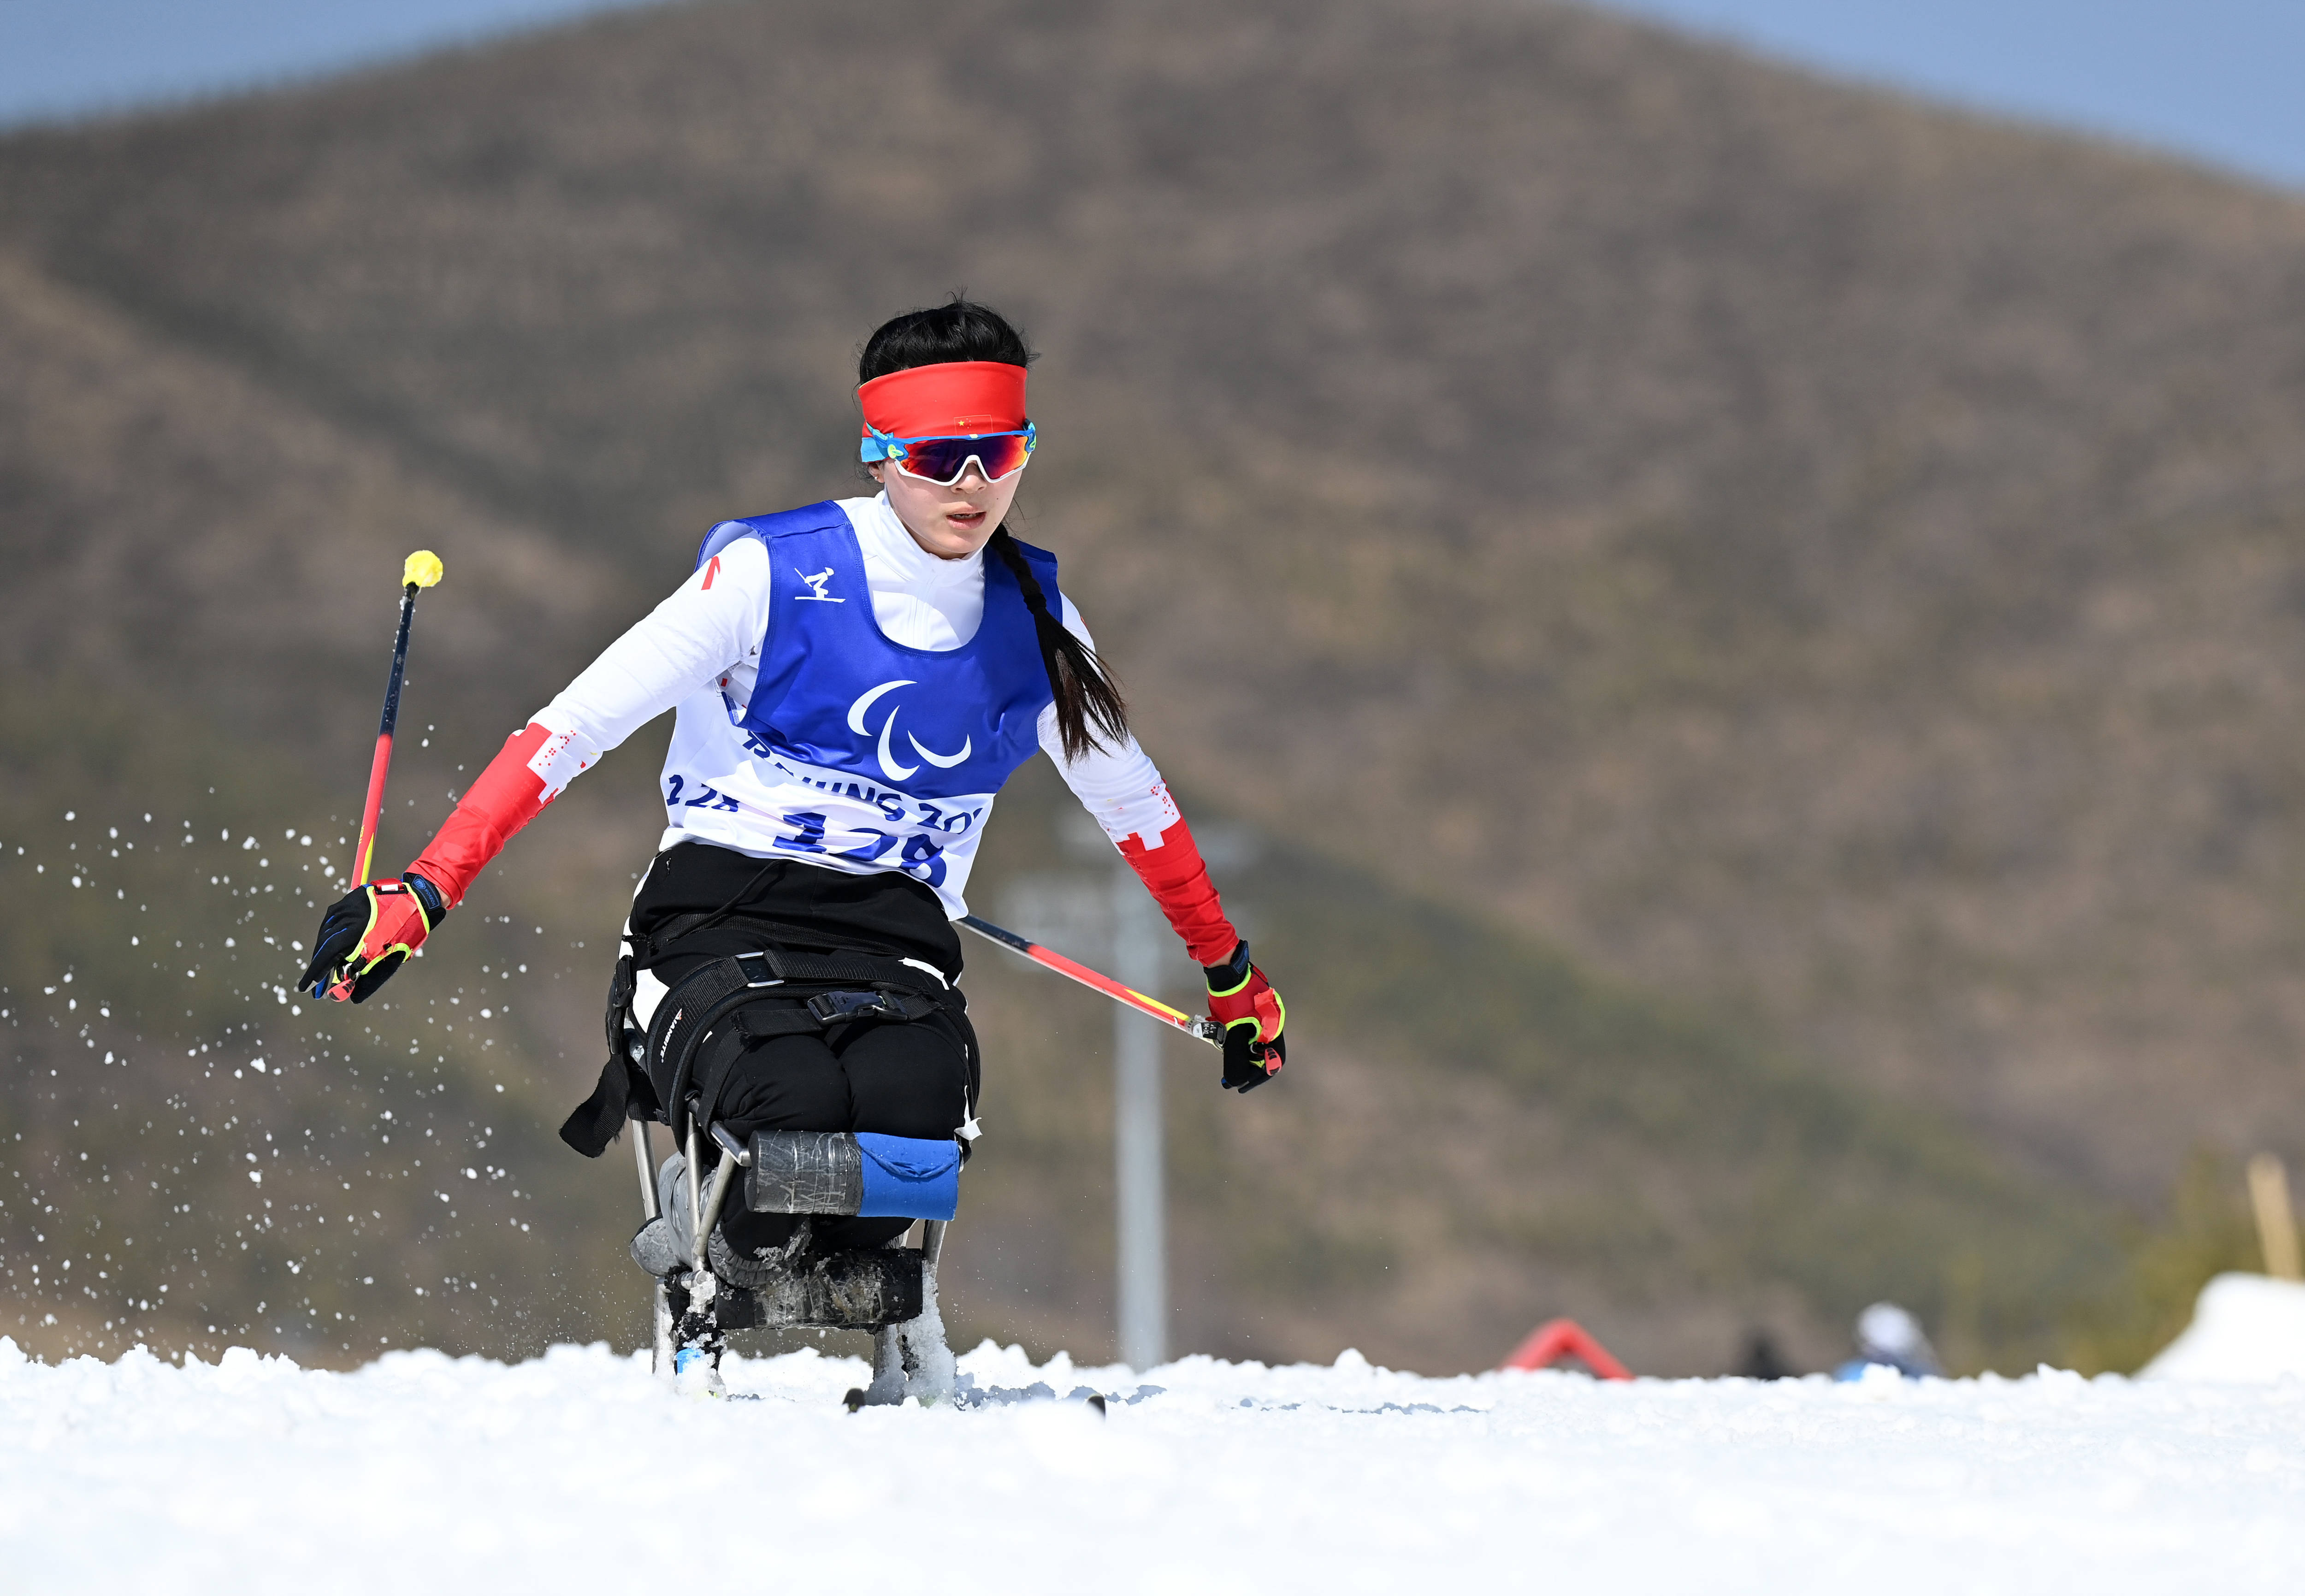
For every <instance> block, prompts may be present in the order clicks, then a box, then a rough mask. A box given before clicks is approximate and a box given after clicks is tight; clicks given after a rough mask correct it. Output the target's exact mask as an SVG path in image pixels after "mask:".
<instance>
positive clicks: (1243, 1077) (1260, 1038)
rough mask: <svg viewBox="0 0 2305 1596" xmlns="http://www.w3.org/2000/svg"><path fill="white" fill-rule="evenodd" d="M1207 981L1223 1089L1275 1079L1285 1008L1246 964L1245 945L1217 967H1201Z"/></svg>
mask: <svg viewBox="0 0 2305 1596" xmlns="http://www.w3.org/2000/svg"><path fill="white" fill-rule="evenodd" d="M1201 972H1202V973H1203V974H1204V975H1206V976H1207V977H1208V978H1209V1014H1211V1015H1212V1017H1213V1018H1214V1019H1215V1020H1216V1021H1217V1022H1218V1023H1221V1025H1223V1026H1224V1028H1225V1033H1224V1088H1225V1090H1226V1091H1252V1090H1254V1089H1255V1088H1256V1087H1259V1086H1262V1085H1263V1084H1264V1083H1265V1082H1267V1081H1270V1080H1271V1079H1272V1077H1273V1076H1275V1075H1277V1074H1280V1065H1281V1064H1282V1062H1283V1061H1284V1060H1286V1059H1287V1057H1289V1045H1288V1043H1287V1042H1285V1041H1284V1040H1281V1035H1280V1028H1281V1027H1282V1026H1283V1025H1285V1024H1287V1023H1289V1007H1288V1005H1286V1004H1284V1003H1282V1002H1281V1001H1280V993H1278V992H1276V991H1274V990H1273V989H1272V982H1271V981H1267V980H1265V979H1264V972H1263V971H1262V970H1259V969H1258V968H1257V967H1256V966H1255V964H1251V963H1250V962H1249V958H1248V944H1247V943H1246V942H1244V943H1242V944H1241V945H1240V946H1239V947H1236V948H1234V949H1233V951H1232V957H1231V958H1229V959H1228V960H1226V961H1225V962H1224V963H1223V964H1204V965H1203V966H1202V967H1201Z"/></svg>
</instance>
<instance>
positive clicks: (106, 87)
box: [0, 0, 2305, 190]
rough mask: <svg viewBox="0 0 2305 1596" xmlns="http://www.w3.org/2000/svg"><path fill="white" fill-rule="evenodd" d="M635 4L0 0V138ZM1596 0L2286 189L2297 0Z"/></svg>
mask: <svg viewBox="0 0 2305 1596" xmlns="http://www.w3.org/2000/svg"><path fill="white" fill-rule="evenodd" d="M634 3H635V0H358V3H354V0H0V125H5V124H10V123H25V122H37V121H54V120H58V119H63V118H70V117H73V116H79V115H88V114H90V113H95V112H103V111H109V110H117V109H123V108H128V107H133V106H140V105H147V104H153V103H165V102H167V101H170V100H178V99H183V98H188V97H193V96H200V95H208V94H215V93H219V92H225V91H228V90H231V89H239V88H243V87H247V86H249V85H251V84H260V83H268V82H278V81H286V80H293V79H296V78H301V77H308V76H311V75H314V74H318V73H323V72H335V71H339V70H343V69H344V68H347V67H353V66H359V65H363V64H370V63H372V62H377V61H382V60H389V59H391V58H394V57H396V56H401V55H409V54H412V53H413V52H416V51H420V50H423V49H427V48H431V47H438V46H440V45H446V44H455V43H460V42H465V41H469V40H471V39H473V38H482V37H486V36H487V35H489V34H491V33H498V32H503V31H508V30H515V29H519V28H524V27H531V26H534V25H537V24H539V23H542V22H548V21H556V20H558V19H561V18H565V17H569V16H573V15H575V14H578V13H584V12H591V11H600V10H605V9H608V8H610V7H612V6H615V5H617V4H634ZM1602 3H1603V4H1606V5H1607V6H1608V8H1610V9H1614V10H1618V11H1622V12H1629V13H1635V14H1638V15H1642V16H1646V17H1651V18H1654V19H1656V20H1659V21H1668V22H1673V23H1677V24H1679V25H1680V26H1683V27H1686V28H1691V29H1695V30H1698V31H1702V32H1705V33H1708V34H1711V35H1713V36H1714V37H1717V38H1727V39H1731V40H1733V41H1735V42H1737V43H1739V44H1741V45H1744V46H1746V47H1748V48H1752V49H1755V50H1757V51H1760V52H1761V53H1763V54H1766V55H1773V56H1776V57H1778V58H1780V59H1783V60H1787V61H1791V62H1795V63H1799V64H1804V65H1808V66H1812V67H1816V68H1819V69H1822V70H1824V71H1826V72H1833V73H1835V74H1837V75H1841V76H1846V77H1856V78H1861V79H1865V80H1867V81H1874V82H1879V83H1884V84H1889V85H1892V86H1895V87H1898V88H1901V89H1910V90H1914V91H1917V92H1919V93H1922V94H1926V95H1928V96H1932V97H1934V98H1942V99H1949V100H1952V101H1956V102H1959V103H1961V104H1965V105H1968V106H1973V107H1976V108H1978V109H1981V110H1986V111H1990V112H1995V113H1997V114H2001V115H2014V116H2020V117H2025V118H2029V119H2032V120H2036V121H2041V122H2047V123H2056V124H2061V125H2063V126H2067V127H2071V128H2077V129H2081V130H2084V131H2088V132H2097V133H2102V134H2107V135H2111V136H2113V137H2114V138H2119V139H2123V140H2129V141H2131V142H2133V143H2139V144H2148V145H2156V146H2159V147H2162V148H2165V149H2173V150H2176V151H2178V152H2180V153H2182V154H2185V155H2189V156H2191V157H2195V158H2198V159H2201V160H2205V161H2207V162H2210V163H2212V164H2214V165H2218V166H2225V167H2228V168H2231V169H2233V170H2235V171H2239V172H2241V173H2245V174H2250V175H2252V176H2256V177H2258V178H2261V179H2266V180H2269V181H2271V182H2274V183H2282V184H2284V185H2286V186H2288V187H2291V188H2295V189H2300V190H2305V93H2300V92H2299V91H2298V88H2297V85H2298V82H2299V81H2300V78H2301V76H2305V72H2301V64H2305V0H1602ZM867 14H869V13H868V12H860V16H862V15H867ZM988 47H991V46H988Z"/></svg>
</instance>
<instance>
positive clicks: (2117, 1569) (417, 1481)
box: [0, 1339, 2305, 1596]
mask: <svg viewBox="0 0 2305 1596" xmlns="http://www.w3.org/2000/svg"><path fill="white" fill-rule="evenodd" d="M961 1368H962V1370H963V1371H964V1373H965V1374H966V1375H968V1376H970V1377H972V1378H973V1379H974V1381H975V1382H976V1384H977V1386H978V1387H979V1388H981V1389H982V1390H984V1391H985V1392H986V1393H987V1394H988V1396H990V1397H991V1398H992V1399H991V1400H990V1401H988V1402H986V1403H985V1404H984V1405H982V1406H979V1407H977V1408H975V1409H974V1410H971V1411H956V1410H953V1409H950V1408H931V1409H928V1410H922V1409H920V1408H917V1407H906V1408H884V1409H867V1410H865V1411H864V1412H863V1413H855V1414H850V1413H847V1412H846V1411H845V1410H844V1409H843V1408H842V1406H841V1404H840V1400H839V1398H840V1395H841V1393H842V1392H843V1391H845V1390H846V1388H849V1387H850V1386H854V1385H858V1384H861V1383H863V1380H864V1377H865V1374H866V1370H865V1367H864V1365H863V1363H858V1362H855V1361H853V1360H846V1359H832V1358H824V1357H819V1356H817V1355H816V1354H813V1353H808V1352H804V1353H800V1354H793V1355H789V1356H786V1357H780V1358H773V1359H762V1360H757V1361H749V1362H747V1361H743V1360H737V1359H733V1358H732V1359H731V1360H730V1362H729V1364H728V1367H727V1374H728V1380H729V1384H730V1387H731V1388H732V1389H733V1390H734V1391H736V1392H738V1393H743V1394H746V1395H749V1396H753V1397H756V1398H757V1400H729V1401H718V1402H716V1401H710V1400H699V1399H684V1398H679V1397H675V1396H671V1395H669V1394H668V1392H667V1391H666V1390H665V1389H664V1388H662V1387H661V1386H659V1385H658V1384H657V1383H656V1382H655V1381H654V1380H651V1378H650V1376H649V1375H648V1373H647V1371H646V1369H645V1366H644V1365H643V1364H642V1363H640V1362H638V1361H636V1360H635V1359H634V1358H630V1357H624V1356H619V1355H617V1354H611V1353H610V1352H609V1351H608V1349H607V1348H606V1347H603V1346H591V1347H574V1346H564V1347H557V1348H555V1349H553V1350H552V1351H551V1352H550V1353H549V1354H547V1355H546V1356H544V1357H542V1358H540V1359H537V1360H535V1361H533V1362H530V1363H520V1364H515V1365H511V1366H506V1365H504V1364H499V1363H490V1362H487V1361H484V1360H481V1359H475V1358H466V1359H460V1360H452V1359H450V1358H448V1357H447V1356H445V1355H443V1354H439V1353H435V1352H404V1353H394V1354H388V1355H387V1356H385V1357H382V1358H380V1359H378V1361H377V1362H376V1363H372V1364H370V1365H368V1366H367V1367H365V1368H362V1369H360V1370H358V1371H353V1372H350V1373H327V1372H315V1371H305V1370H301V1369H299V1368H297V1367H296V1366H295V1365H294V1364H293V1363H289V1362H287V1361H285V1360H284V1359H277V1358H263V1357H259V1356H258V1355H257V1354H254V1353H251V1352H248V1351H246V1350H235V1351H233V1352H230V1353H227V1354H225V1356H224V1357H223V1359H222V1360H221V1361H220V1362H219V1363H216V1364H203V1363H198V1362H193V1363H188V1364H185V1365H183V1366H181V1367H180V1366H176V1365H172V1364H170V1363H165V1362H162V1361H160V1360H158V1359H157V1358H153V1357H151V1356H149V1355H147V1354H142V1353H131V1354H127V1355H125V1356H123V1357H122V1358H121V1359H119V1360H118V1361H117V1362H116V1363H100V1362H98V1361H96V1360H94V1359H88V1358H80V1359H73V1360H72V1361H69V1362H67V1363H63V1364H61V1365H56V1366H50V1365H47V1364H42V1363H32V1362H29V1361H28V1360H26V1359H25V1358H24V1357H23V1356H22V1354H21V1353H19V1352H18V1351H17V1350H16V1348H15V1346H13V1343H11V1342H8V1341H6V1340H4V1339H0V1586H4V1588H5V1589H6V1590H8V1591H10V1592H92V1591H135V1592H140V1593H144V1592H186V1591H199V1592H224V1591H231V1592H242V1591H248V1592H274V1591H278V1592H291V1591H293V1592H299V1593H300V1596H302V1593H303V1592H313V1591H323V1592H332V1593H335V1592H346V1593H353V1596H360V1593H363V1592H419V1591H421V1592H436V1591H437V1592H464V1591H475V1592H478V1591H488V1592H527V1591H543V1592H556V1593H558V1592H646V1591H650V1590H654V1589H661V1588H666V1583H667V1582H668V1581H678V1583H682V1584H688V1583H696V1584H698V1585H699V1587H700V1588H704V1587H719V1586H722V1585H730V1586H734V1585H736V1584H741V1585H743V1586H744V1587H747V1588H753V1589H764V1590H777V1591H792V1592H820V1591H825V1592H829V1591H855V1590H888V1591H895V1592H912V1591H935V1592H979V1591H982V1592H1006V1593H1010V1596H1017V1593H1025V1596H1029V1593H1033V1592H1106V1591H1110V1592H1195V1593H1198V1592H1258V1593H1259V1596H1265V1593H1269V1592H1299V1591H1303V1592H1323V1593H1324V1596H1325V1593H1327V1592H1357V1591H1388V1592H1391V1591H1458V1590H1465V1591H1492V1590H1505V1591H1520V1590H1538V1589H1545V1590H1552V1589H1558V1590H1563V1591H1608V1592H1671V1593H1672V1596H1688V1593H1690V1592H1748V1591H1749V1592H1771V1593H1772V1596H1782V1593H1783V1592H1807V1591H1817V1592H1842V1591H1860V1592H1865V1593H1866V1596H1893V1593H1895V1592H1927V1593H1928V1596H1947V1593H1949V1592H1961V1593H1964V1596H1966V1593H1969V1592H1995V1591H2008V1592H2045V1591H2083V1592H2089V1593H2090V1596H2105V1593H2106V1592H2172V1591H2180V1590H2184V1591H2205V1592H2218V1593H2219V1596H2227V1593H2232V1592H2275V1591H2279V1592H2297V1591H2299V1590H2305V1380H2296V1379H2293V1378H2292V1379H2287V1380H2280V1381H2276V1382H2272V1383H2267V1384H2258V1385H2254V1386H2247V1385H2233V1384H2197V1383H2190V1382H2185V1381H2180V1380H2171V1381H2163V1382H2157V1383H2132V1382H2131V1381H2128V1380H2120V1379H2117V1378H2113V1377H2105V1378H2101V1379H2098V1380H2083V1379H2081V1378H2080V1376H2078V1375H2074V1374H2070V1373H2057V1372H2043V1373H2041V1374H2038V1375H2036V1376H2030V1377H2028V1378H2025V1379H2022V1380H2001V1379H1997V1378H1993V1377H1987V1378H1985V1379H1982V1380H1927V1381H1905V1380H1898V1379H1896V1378H1894V1377H1869V1378H1867V1380H1862V1381H1859V1382H1856V1383H1853V1384H1849V1385H1838V1386H1837V1385H1834V1384H1832V1383H1831V1382H1829V1381H1827V1380H1823V1379H1821V1378H1812V1379H1809V1380H1789V1381H1781V1382H1778V1383H1775V1384H1762V1383H1756V1382H1752V1381H1745V1380H1681V1381H1658V1380H1640V1381H1635V1382H1630V1383H1621V1384H1619V1383H1610V1384H1603V1383H1598V1382H1595V1381H1594V1380H1588V1379H1586V1378H1584V1377H1583V1376H1580V1375H1571V1374H1562V1373H1556V1372H1550V1371H1548V1372H1543V1373H1535V1374H1521V1373H1505V1374H1484V1375H1478V1376H1470V1375H1468V1376H1461V1377H1458V1378H1455V1379H1445V1380H1443V1379H1427V1378H1423V1377H1419V1376H1416V1375H1409V1374H1399V1373H1392V1372H1389V1371H1383V1370H1381V1369H1374V1368H1372V1367H1370V1366H1369V1365H1368V1364H1367V1363H1365V1362H1364V1361H1363V1360H1362V1359H1361V1358H1360V1356H1359V1355H1358V1354H1354V1353H1347V1354H1344V1355H1343V1356H1341V1357H1340V1358H1339V1359H1338V1361H1337V1363H1336V1364H1335V1365H1334V1366H1333V1367H1330V1368H1320V1367H1314V1366H1302V1365H1300V1366H1297V1367H1295V1368H1284V1369H1267V1368H1264V1367H1263V1366H1261V1365H1257V1364H1231V1363H1218V1362H1214V1361H1212V1360H1210V1359H1207V1358H1188V1359H1186V1360H1183V1361H1181V1362H1179V1363H1173V1364H1170V1365H1168V1366H1166V1367H1164V1368H1162V1369H1160V1370H1157V1371H1153V1373H1152V1375H1151V1376H1150V1377H1148V1378H1147V1379H1145V1380H1142V1381H1140V1380H1138V1379H1137V1378H1136V1377H1135V1376H1131V1375H1129V1374H1127V1372H1126V1371H1119V1370H1101V1369H1100V1370H1085V1369H1084V1370H1075V1369H1074V1368H1073V1367H1072V1366H1071V1365H1070V1364H1069V1363H1067V1362H1066V1361H1064V1360H1063V1359H1062V1358H1059V1359H1058V1360H1056V1361H1055V1362H1053V1363H1050V1364H1048V1365H1045V1366H1042V1367H1039V1368H1035V1367H1034V1366H1033V1365H1032V1364H1031V1363H1028V1362H1027V1360H1026V1359H1025V1356H1024V1354H1022V1353H1020V1352H1018V1351H1016V1349H1013V1348H1012V1349H1009V1350H1008V1351H1001V1350H999V1349H997V1348H994V1347H993V1346H991V1344H989V1343H988V1344H987V1345H986V1346H982V1347H980V1348H979V1349H978V1350H977V1351H975V1352H974V1353H972V1354H967V1355H966V1356H965V1357H964V1358H963V1359H962V1360H961ZM1884 1372H1885V1371H1884ZM1035 1385H1039V1386H1040V1387H1042V1388H1043V1390H1044V1391H1045V1392H1046V1393H1048V1394H1050V1395H1051V1396H1055V1397H1057V1398H1059V1399H1058V1400H1040V1401H1033V1400H1024V1399H1021V1398H1024V1397H1025V1396H1029V1395H1031V1394H1032V1393H1031V1392H1030V1388H1032V1387H1033V1386H1035ZM1076 1388H1097V1389H1100V1390H1102V1391H1105V1392H1108V1393H1110V1395H1111V1396H1112V1397H1113V1401H1112V1404H1111V1407H1110V1416H1108V1417H1104V1418H1100V1417H1098V1416H1097V1415H1096V1413H1093V1411H1092V1410H1091V1409H1090V1408H1089V1407H1088V1406H1087V1405H1085V1404H1084V1403H1083V1402H1079V1401H1066V1400H1062V1398H1064V1397H1065V1396H1068V1395H1070V1394H1071V1393H1072V1392H1074V1391H1075V1390H1076ZM1156 1388H1157V1389H1156ZM1130 1398H1134V1400H1133V1401H1132V1400H1129V1399H1130ZM683 1554H685V1556H686V1557H687V1558H688V1559H689V1560H688V1561H687V1562H686V1563H685V1566H684V1564H683V1563H682V1562H680V1561H678V1560H676V1558H679V1557H680V1556H681V1555H683ZM684 1574H686V1575H692V1576H693V1579H683V1578H682V1577H681V1576H682V1575H684Z"/></svg>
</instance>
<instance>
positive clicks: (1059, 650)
mask: <svg viewBox="0 0 2305 1596" xmlns="http://www.w3.org/2000/svg"><path fill="white" fill-rule="evenodd" d="M984 547H985V552H986V553H987V554H992V555H998V556H999V558H1000V563H1001V564H1002V565H1006V566H1008V571H1009V574H1011V575H1012V576H1014V577H1016V585H1017V587H1019V588H1020V589H1022V590H1024V594H1025V608H1027V609H1029V610H1031V611H1032V612H1033V632H1035V633H1036V634H1037V635H1038V636H1039V638H1040V641H1041V668H1042V669H1043V670H1045V671H1047V672H1048V673H1049V691H1050V692H1051V693H1053V694H1055V695H1056V700H1057V734H1058V736H1059V738H1060V739H1061V740H1062V741H1063V743H1064V747H1065V758H1066V759H1067V760H1076V759H1078V758H1080V757H1081V755H1083V754H1084V753H1086V752H1087V751H1089V750H1090V749H1092V748H1094V747H1098V746H1100V745H1102V744H1105V743H1118V742H1120V741H1121V740H1122V739H1123V738H1125V737H1127V735H1128V705H1127V702H1126V701H1124V700H1122V698H1121V696H1120V685H1119V683H1117V682H1115V681H1114V680H1113V679H1112V673H1111V672H1110V671H1108V670H1106V669H1105V668H1104V661H1102V660H1101V659H1099V658H1097V657H1096V650H1095V649H1092V648H1090V647H1089V646H1088V645H1087V644H1086V643H1084V642H1083V641H1081V640H1080V639H1078V638H1076V637H1075V636H1074V635H1073V634H1072V633H1071V632H1067V631H1066V630H1065V624H1064V621H1063V620H1062V619H1061V618H1060V617H1059V616H1057V615H1050V613H1049V598H1048V595H1047V594H1045V593H1043V592H1042V591H1041V582H1040V578H1038V577H1036V576H1034V575H1033V567H1032V565H1031V564H1030V563H1029V562H1028V561H1026V559H1025V551H1024V550H1023V549H1022V548H1018V547H1017V546H1016V539H1014V538H1012V537H1010V536H1009V535H1008V527H1007V526H1006V525H1005V524H1004V525H1003V526H1002V527H1001V528H1000V530H999V531H996V532H994V533H993V534H992V540H991V542H989V543H987V544H986V545H985V546H984Z"/></svg>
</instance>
